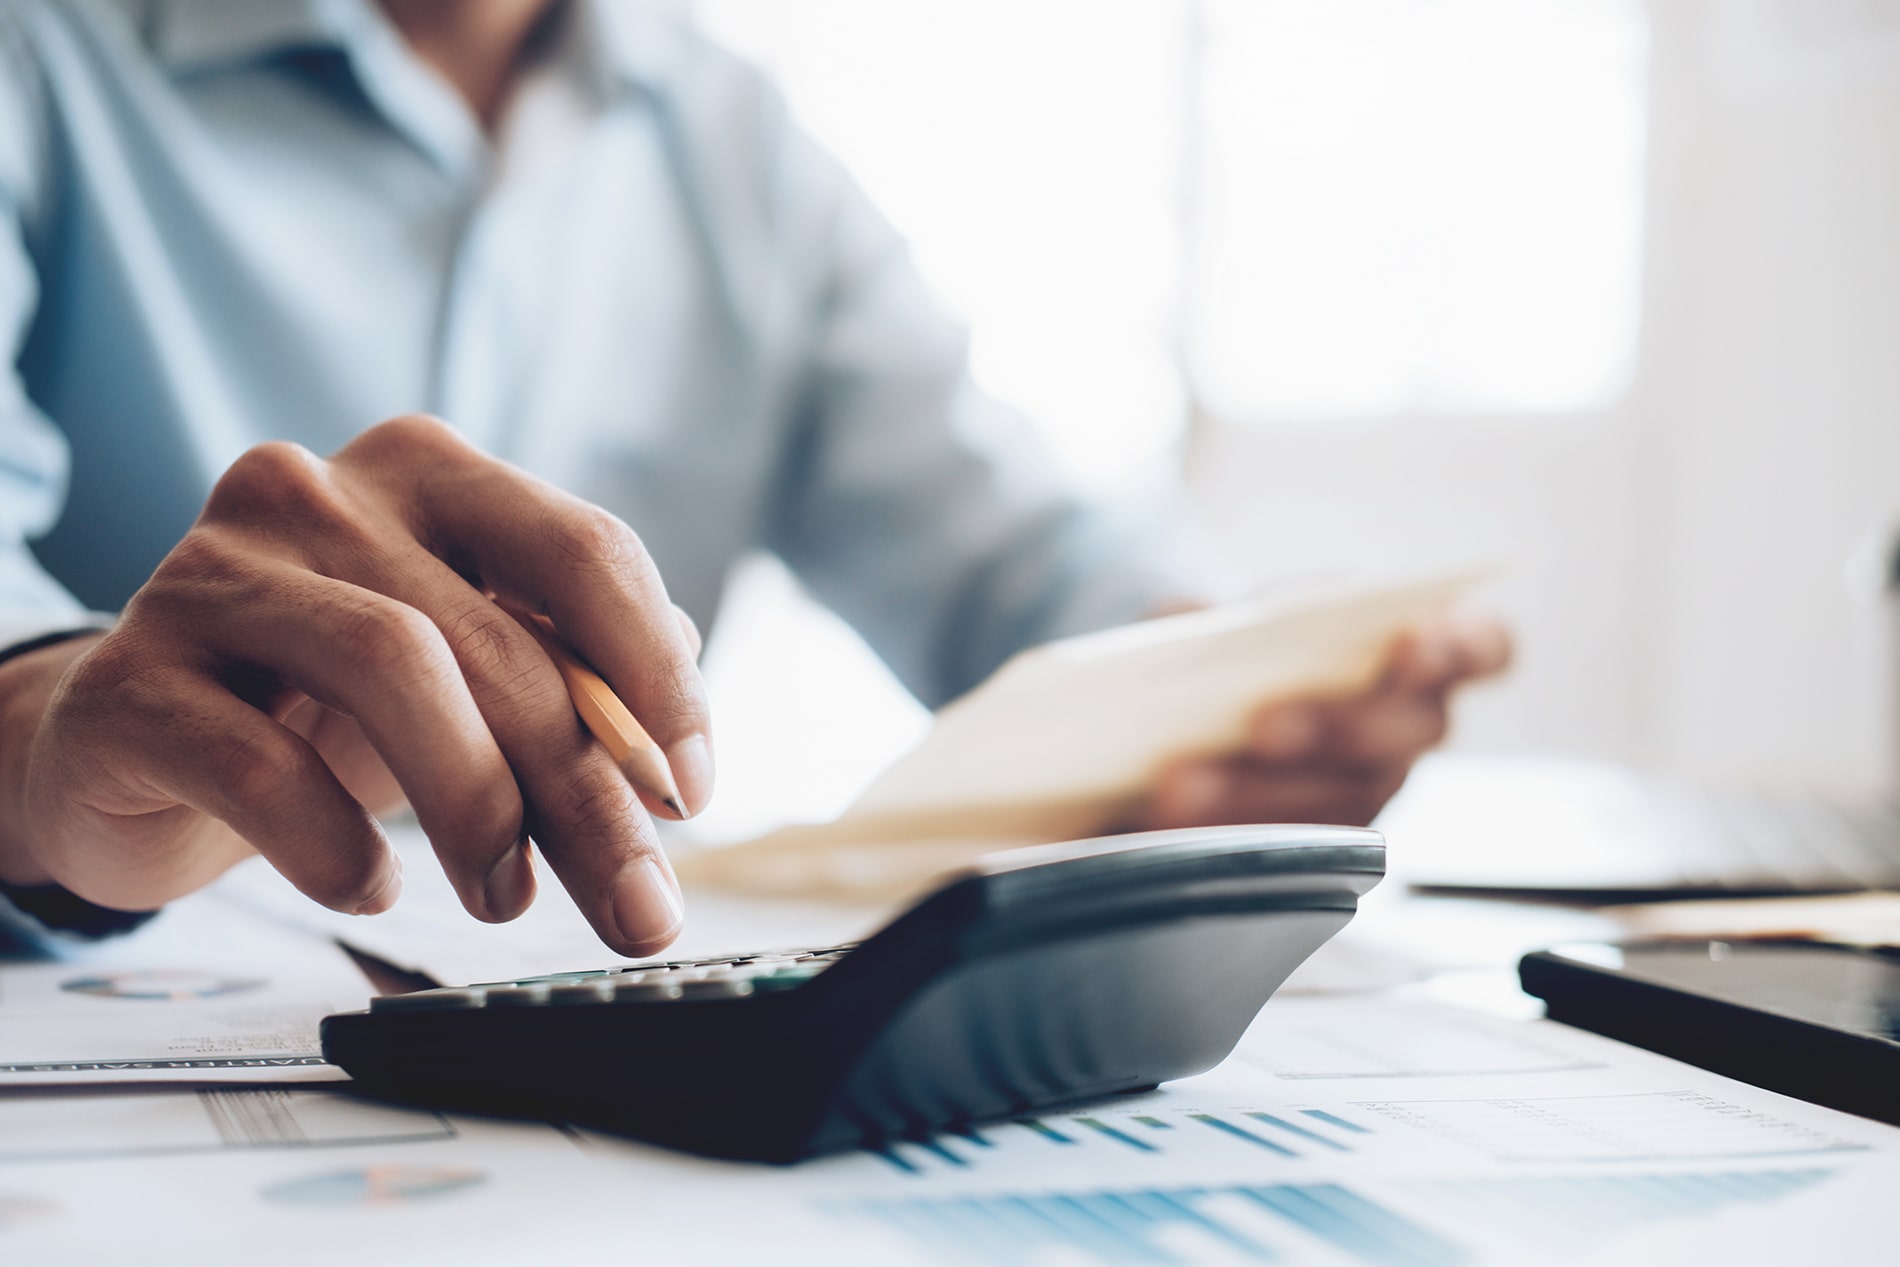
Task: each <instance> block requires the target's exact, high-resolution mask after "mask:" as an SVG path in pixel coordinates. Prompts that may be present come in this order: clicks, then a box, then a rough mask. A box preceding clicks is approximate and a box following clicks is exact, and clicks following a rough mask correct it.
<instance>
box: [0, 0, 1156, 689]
mask: <svg viewBox="0 0 1900 1267" xmlns="http://www.w3.org/2000/svg"><path fill="white" fill-rule="evenodd" d="M553 45H554V46H553V47H552V48H551V49H550V50H549V52H548V54H547V57H548V64H549V66H550V67H552V68H553V72H554V73H557V74H558V75H559V76H561V80H560V82H561V83H562V85H563V86H564V88H565V89H566V90H567V92H568V94H569V96H570V98H571V99H573V100H574V101H576V102H578V103H579V105H580V107H581V117H580V122H579V125H578V126H577V127H576V128H574V129H573V130H572V131H571V134H570V135H569V136H568V137H567V140H566V142H565V143H564V144H563V145H561V146H559V147H556V149H555V150H554V151H553V152H552V153H549V154H536V153H528V154H527V155H525V157H523V156H521V155H518V154H515V153H512V152H508V151H502V152H499V153H498V151H497V149H496V147H495V146H494V145H492V144H491V142H490V141H489V139H488V138H487V137H485V136H484V134H483V133H482V131H481V130H480V128H479V127H478V126H477V124H476V123H475V121H474V120H473V119H472V117H471V115H470V114H469V112H468V110H467V109H466V108H465V106H464V105H463V103H462V101H461V100H460V98H459V97H457V96H456V95H455V94H454V93H453V91H452V90H451V89H450V88H449V87H448V86H446V85H445V84H444V83H443V82H442V81H441V80H440V79H439V78H437V77H436V76H435V75H434V74H433V73H432V72H430V71H429V70H428V69H427V68H426V67H424V66H423V65H422V64H421V63H420V62H419V61H418V60H417V59H416V58H415V57H413V56H412V55H411V53H410V52H409V50H408V48H407V46H406V45H405V44H404V43H403V42H402V40H401V37H400V36H399V34H398V33H397V32H396V31H395V30H394V29H393V28H392V27H391V26H390V25H389V23H388V22H387V20H386V19H385V18H384V17H383V15H382V13H381V11H380V10H379V9H378V8H377V7H376V5H375V4H374V3H373V2H372V0H0V347H4V348H5V349H6V350H7V351H9V352H10V353H11V355H10V356H9V357H8V358H7V360H8V363H9V365H10V367H11V370H12V372H11V373H10V374H5V375H0V499H3V502H4V509H3V510H0V626H4V632H6V633H7V634H9V635H11V636H12V637H14V638H18V637H24V636H27V635H29V634H31V633H33V632H36V631H41V630H46V629H50V628H53V627H56V626H58V625H60V624H62V623H71V622H72V621H73V620H74V619H75V618H76V616H77V614H78V613H79V612H80V611H81V610H82V609H83V608H86V607H89V608H93V609H97V610H102V611H108V612H109V611H112V610H115V609H116V608H117V607H118V606H119V605H121V604H122V603H123V602H124V601H125V599H126V597H127V596H128V595H129V594H130V593H131V592H132V591H133V590H134V589H136V588H137V586H138V585H139V584H140V583H141V582H142V581H143V579H144V578H145V577H146V576H147V575H149V573H150V571H151V569H152V567H153V566H154V565H155V564H156V563H157V562H158V561H159V559H160V558H161V557H163V555H164V554H165V552H166V551H167V550H168V549H169V548H170V547H171V546H172V545H173V544H174V543H175V542H176V541H177V540H178V538H179V537H180V535H181V534H182V533H183V532H184V531H185V530H186V528H187V527H189V525H190V523H191V521H192V518H193V516H194V515H195V514H196V512H197V510H198V508H199V506H200V505H201V504H202V502H203V500H204V498H205V495H206V493H207V492H208V491H209V489H210V486H211V484H212V483H213V482H214V481H215V479H216V478H217V476H218V474H219V473H220V472H221V471H222V470H223V469H224V468H225V467H226V465H227V464H229V463H230V462H231V461H232V459H233V458H235V457H236V456H237V455H238V454H239V453H240V452H242V451H243V450H244V449H245V448H247V447H249V446H251V445H253V444H256V443H258V442H260V441H264V440H268V439H279V438H282V439H292V440H296V441H298V442H300V443H302V444H305V445H307V446H309V447H310V448H312V449H314V450H316V451H317V452H319V453H328V452H331V451H333V450H335V449H336V448H338V447H339V446H341V445H342V444H344V443H345V442H346V441H348V440H349V438H350V437H351V436H352V435H353V434H355V433H356V432H358V431H360V430H361V429H362V428H364V427H365V426H368V425H369V424H371V423H373V422H375V421H378V420H380V419H382V418H385V417H388V416H391V415H395V414H399V413H406V412H413V411H428V412H432V413H436V414H439V415H441V416H442V417H444V418H447V419H448V420H450V421H451V422H452V423H454V424H455V425H456V426H457V427H459V428H460V429H461V430H462V431H463V432H464V433H465V434H467V435H468V436H470V437H471V438H473V439H474V440H475V441H477V442H478V443H480V444H481V445H482V446H484V447H485V448H487V449H488V450H489V451H491V452H493V453H496V454H498V455H500V456H502V457H505V458H507V459H509V460H510V461H513V462H516V463H518V464H520V465H521V466H523V467H526V468H528V469H529V470H531V471H533V472H535V473H537V474H539V475H541V476H543V477H544V478H547V479H549V480H552V481H553V482H555V483H557V484H560V485H562V486H563V487H565V488H568V489H569V490H571V491H573V492H575V493H577V494H579V495H581V496H583V497H586V498H588V499H590V500H592V501H594V502H597V503H599V504H600V505H602V506H605V507H607V508H608V509H610V510H612V511H614V512H615V513H616V514H618V515H620V516H621V517H622V518H624V519H625V520H627V522H628V523H630V524H631V525H632V526H633V527H634V528H635V530H636V531H638V532H639V533H640V535H641V537H642V538H643V539H644V540H645V542H646V543H647V546H648V548H649V550H650V551H651V552H652V554H653V555H654V557H655V558H656V560H657V561H658V563H659V566H660V569H661V572H662V575H663V576H664V577H665V580H666V583H667V585H668V588H669V590H670V591H671V593H672V595H673V597H674V600H675V601H676V602H678V603H680V604H681V606H683V607H685V608H686V609H687V610H688V611H689V612H690V613H691V614H692V615H693V616H694V618H695V619H697V620H698V621H699V622H700V623H701V625H702V627H706V626H708V625H709V624H710V622H711V621H712V618H713V615H714V609H715V607H716V604H717V602H718V597H719V592H720V589H721V586H722V582H723V579H724V577H725V574H726V571H727V569H728V567H729V565H730V564H731V562H732V561H733V560H734V559H735V558H736V557H738V556H739V555H741V554H742V553H744V552H746V551H748V550H750V549H754V548H765V549H769V550H772V551H775V552H776V553H778V554H779V555H780V556H782V557H783V558H784V559H785V560H786V561H787V562H788V563H789V564H790V565H791V566H792V567H793V569H794V570H795V571H796V572H797V573H798V574H799V575H800V576H801V577H802V578H803V580H804V581H805V583H806V584H807V585H808V586H809V587H810V588H811V590H812V591H813V592H814V593H816V594H817V595H818V596H819V597H820V598H821V599H822V600H824V601H825V602H827V603H828V604H830V605H831V606H833V607H834V608H835V609H837V610H838V611H839V612H840V613H842V614H843V615H844V616H845V617H846V618H847V619H848V620H849V621H851V622H852V623H853V624H854V625H855V626H856V627H857V628H858V629H859V630H860V631H862V632H863V633H864V635H865V636H866V638H867V639H868V640H869V641H870V642H871V644H872V645H873V646H874V647H875V648H876V649H877V650H878V651H879V653H880V654H882V655H883V656H884V657H885V659H886V660H887V661H888V662H889V663H890V664H891V666H892V667H893V668H894V669H895V670H896V672H897V673H898V674H899V676H900V677H901V678H902V679H903V680H904V682H905V683H906V684H907V685H909V686H910V688H911V689H912V690H914V691H915V692H916V693H917V694H918V695H919V697H920V698H922V699H924V700H925V701H926V702H928V703H932V704H935V703H939V702H941V701H943V700H945V699H947V698H949V697H951V696H953V695H955V694H956V693H958V692H959V691H961V690H963V689H965V688H967V687H969V686H970V685H972V684H974V683H975V682H976V681H978V680H979V679H980V678H981V677H982V676H983V675H984V674H985V673H987V672H988V671H989V670H990V669H992V668H993V667H995V666H996V665H997V664H998V663H999V662H1000V661H1001V660H1002V659H1004V658H1005V657H1006V656H1007V655H1009V654H1010V653H1011V652H1013V651H1014V650H1016V649H1018V648H1020V647H1022V646H1024V645H1026V644H1029V643H1032V642H1036V641H1040V640H1042V639H1046V638H1049V637H1052V636H1056V635H1059V634H1063V633H1068V632H1074V631H1079V630H1083V629H1088V628H1094V627H1100V626H1104V625H1108V624H1113V623H1118V622H1121V621H1125V620H1128V619H1131V618H1133V617H1135V616H1136V615H1138V614H1139V613H1140V612H1141V611H1142V610H1143V608H1145V607H1146V606H1148V605H1149V604H1150V603H1152V602H1153V601H1154V600H1155V599H1156V598H1157V597H1158V596H1160V595H1161V594H1162V593H1164V592H1171V591H1175V590H1178V589H1179V588H1180V586H1181V584H1182V581H1181V579H1180V561H1181V557H1182V556H1181V555H1180V553H1179V552H1178V548H1177V547H1176V545H1175V544H1174V543H1173V542H1172V541H1171V540H1166V539H1164V538H1163V537H1162V536H1160V535H1158V534H1156V533H1155V532H1153V531H1152V529H1151V526H1149V525H1144V524H1137V523H1135V522H1133V521H1128V520H1123V519H1118V518H1115V517H1111V516H1109V515H1107V514H1105V513H1102V512H1101V511H1099V510H1095V509H1091V508H1088V507H1085V506H1083V505H1081V504H1079V503H1077V502H1076V501H1074V500H1073V499H1071V498H1069V497H1068V496H1066V495H1065V494H1064V493H1063V492H1062V490H1061V489H1060V488H1059V487H1058V486H1057V485H1056V483H1055V482H1054V481H1053V480H1052V479H1051V478H1050V475H1049V473H1048V468H1047V465H1046V463H1044V462H1043V461H1042V459H1041V457H1040V455H1039V453H1037V452H1036V451H1035V450H1034V449H1033V447H1032V446H1031V445H1030V444H1029V442H1028V440H1027V436H1026V433H1025V431H1024V430H1023V428H1021V427H1020V426H1019V425H1018V424H1017V422H1016V420H1015V419H1013V418H1012V417H1010V416H1009V415H1008V413H1007V412H1006V411H1004V410H1002V409H1000V408H998V407H997V406H996V405H995V404H994V403H993V402H990V401H988V400H986V399H985V398H983V397H982V396H981V395H980V394H979V393H978V392H977V391H976V390H975V389H974V388H973V387H972V385H971V383H970V380H969V377H968V373H967V369H966V362H965V346H964V339H963V336H962V332H961V330H960V329H959V327H958V326H957V325H956V324H955V323H954V322H952V321H950V320H948V319H947V318H946V317H945V316H944V315H943V314H942V313H941V312H940V311H939V309H938V307H937V306H936V304H935V303H934V301H933V300H932V298H931V297H930V295H929V294H928V293H927V291H926V290H925V288H924V287H923V285H922V284H921V283H920V281H919V279H918V276H917V274H916V272H915V271H914V269H913V266H912V264H911V262H910V260H909V258H908V256H907V253H906V250H905V248H904V245H903V243H902V241H901V239H899V238H898V236H897V235H896V234H895V233H894V232H893V231H892V230H891V229H890V227H889V226H888V225H887V224H886V223H885V222H884V221H883V220H882V218H881V217H880V216H879V215H878V214H877V213H876V211H875V210H874V209H873V208H872V206H871V205H870V203H869V202H868V201H867V200H866V199H865V197H864V196H863V195H862V194H861V193H860V192H859V190H858V189H857V188H856V187H855V186H854V185H853V184H852V182H851V181H850V180H849V178H848V177H847V176H846V175H845V174H844V173H843V171H842V170H841V169H840V168H839V167H838V165H837V164H836V163H835V162H834V161H832V160H831V159H830V158H828V157H827V156H826V155H824V154H823V153H821V152H820V151H819V150H818V149H816V148H815V147H814V146H813V145H812V143H811V142H810V141H809V140H808V139H807V138H806V137H805V136H803V135H802V134H801V133H800V132H799V131H798V129H797V128H796V127H795V126H794V124H793V123H792V122H791V120H790V119H789V117H788V115H787V112H786V109H785V107H784V105H783V104H782V102H781V101H780V100H779V98H778V97H777V96H776V95H775V94H774V93H773V92H772V91H771V90H770V89H769V88H768V87H767V86H766V85H765V84H764V83H763V82H762V80H761V79H760V77H759V76H758V74H757V73H756V72H754V71H753V70H751V69H750V68H748V67H747V66H746V65H744V64H743V63H741V62H740V61H738V60H737V59H735V58H733V57H731V56H730V55H728V54H726V53H724V52H722V51H720V50H719V49H717V48H716V47H714V46H712V45H710V44H709V43H708V42H707V41H706V40H705V39H704V38H703V37H701V36H700V35H699V34H697V33H696V32H695V31H693V30H692V29H690V28H689V27H687V26H684V25H682V24H680V23H678V22H677V21H676V20H674V19H672V18H670V17H668V16H666V14H665V13H664V12H663V11H661V10H659V9H657V8H655V7H652V6H649V5H648V4H646V3H644V2H643V0H595V2H594V3H587V2H585V0H579V2H577V3H576V4H575V5H574V6H573V8H572V11H571V12H570V13H569V14H568V16H567V19H566V21H565V23H564V25H563V30H562V33H561V34H560V36H559V38H558V39H557V40H555V41H553ZM504 156H505V157H507V159H508V161H507V162H506V163H503V162H501V161H500V160H501V158H502V157H504ZM517 158H521V159H522V161H520V162H517V161H516V160H517Z"/></svg>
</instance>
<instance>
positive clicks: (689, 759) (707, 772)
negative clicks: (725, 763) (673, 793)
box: [666, 735, 713, 817]
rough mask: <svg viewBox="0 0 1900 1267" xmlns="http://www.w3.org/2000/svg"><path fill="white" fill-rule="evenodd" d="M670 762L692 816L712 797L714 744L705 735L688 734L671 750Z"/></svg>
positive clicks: (675, 781) (687, 808)
mask: <svg viewBox="0 0 1900 1267" xmlns="http://www.w3.org/2000/svg"><path fill="white" fill-rule="evenodd" d="M666 763H667V765H669V766H670V767H672V770H673V782H674V783H675V784H676V785H678V787H679V790H680V800H681V801H683V802H684V803H685V809H686V815H687V816H688V817H691V816H692V815H694V814H697V813H699V812H700V811H701V810H703V809H705V808H706V802H708V801H710V800H712V790H713V758H712V745H711V744H710V743H708V742H707V741H706V736H704V735H688V736H687V737H686V738H684V739H682V740H680V741H679V742H678V743H676V744H674V745H673V746H672V747H671V748H669V749H667V753H666Z"/></svg>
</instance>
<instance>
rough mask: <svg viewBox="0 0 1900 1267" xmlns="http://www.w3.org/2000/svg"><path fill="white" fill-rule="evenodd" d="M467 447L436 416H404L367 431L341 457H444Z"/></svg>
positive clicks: (373, 458) (450, 428)
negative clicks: (431, 455) (400, 455)
mask: <svg viewBox="0 0 1900 1267" xmlns="http://www.w3.org/2000/svg"><path fill="white" fill-rule="evenodd" d="M464 447H466V442H465V441H464V440H463V439H462V437H461V435H460V434H459V433H458V432H457V431H456V430H455V428H454V427H451V426H450V425H449V424H448V423H446V422H444V421H442V419H440V418H437V417H435V416H434V415H433V414H402V415H399V416H397V417H395V418H389V419H386V420H385V421H383V422H379V423H377V424H376V425H375V426H373V427H370V428H368V429H367V430H365V431H364V432H362V433H361V434H360V435H358V436H357V437H356V438H355V439H354V440H352V441H350V443H349V444H348V445H346V446H344V449H343V452H342V453H340V454H338V456H339V457H346V456H347V457H358V458H362V459H365V460H366V461H372V462H373V461H379V460H383V459H386V458H388V457H390V456H392V455H396V454H418V453H421V454H441V453H444V452H446V451H448V450H450V449H456V450H459V449H462V448H464Z"/></svg>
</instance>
